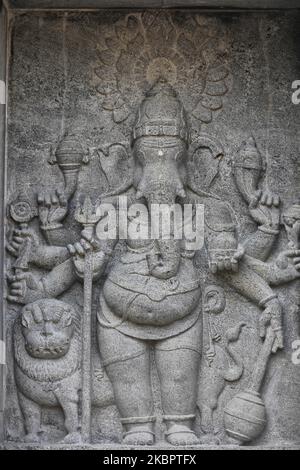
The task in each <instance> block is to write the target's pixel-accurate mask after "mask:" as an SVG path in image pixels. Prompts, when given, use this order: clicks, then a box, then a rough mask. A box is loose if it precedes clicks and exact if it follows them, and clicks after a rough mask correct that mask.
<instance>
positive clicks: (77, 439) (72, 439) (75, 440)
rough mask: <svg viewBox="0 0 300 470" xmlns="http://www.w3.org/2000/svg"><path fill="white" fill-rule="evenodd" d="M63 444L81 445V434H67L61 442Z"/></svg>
mask: <svg viewBox="0 0 300 470" xmlns="http://www.w3.org/2000/svg"><path fill="white" fill-rule="evenodd" d="M62 442H63V443H64V444H80V443H81V434H80V432H71V433H70V434H67V435H66V437H65V438H64V439H63V440H62Z"/></svg>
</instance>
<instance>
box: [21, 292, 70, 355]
mask: <svg viewBox="0 0 300 470" xmlns="http://www.w3.org/2000/svg"><path fill="white" fill-rule="evenodd" d="M73 319H74V310H73V308H72V307H71V306H70V305H68V304H66V303H65V302H61V301H58V300H54V299H51V300H50V299H46V300H38V301H36V302H34V303H32V304H29V305H26V307H24V309H23V311H22V318H21V324H22V333H23V336H24V339H25V347H26V350H27V352H28V354H29V355H30V356H32V357H34V358H37V359H59V358H61V357H63V356H65V355H66V354H67V353H68V351H69V348H70V343H71V339H72V336H73V334H74V329H75V327H74V322H73Z"/></svg>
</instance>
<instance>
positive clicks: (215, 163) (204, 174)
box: [188, 134, 224, 193]
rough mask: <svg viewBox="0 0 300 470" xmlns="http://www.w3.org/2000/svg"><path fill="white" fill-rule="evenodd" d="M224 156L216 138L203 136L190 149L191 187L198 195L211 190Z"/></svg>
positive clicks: (189, 170) (189, 171)
mask: <svg viewBox="0 0 300 470" xmlns="http://www.w3.org/2000/svg"><path fill="white" fill-rule="evenodd" d="M223 156H224V149H223V146H222V145H221V144H220V142H218V141H217V140H216V139H215V138H213V137H211V136H209V135H207V134H201V135H200V136H199V137H198V138H196V139H195V140H194V141H193V142H192V144H191V145H190V149H189V163H188V177H189V186H190V187H191V188H192V189H193V191H195V192H196V193H199V192H201V193H203V192H207V191H209V190H210V188H211V186H212V184H213V182H214V181H215V179H216V178H217V176H218V174H219V168H220V161H221V159H222V158H223Z"/></svg>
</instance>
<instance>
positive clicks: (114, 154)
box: [98, 143, 134, 196]
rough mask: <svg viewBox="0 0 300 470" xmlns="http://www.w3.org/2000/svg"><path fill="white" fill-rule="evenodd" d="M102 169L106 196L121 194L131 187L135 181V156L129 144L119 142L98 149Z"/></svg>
mask: <svg viewBox="0 0 300 470" xmlns="http://www.w3.org/2000/svg"><path fill="white" fill-rule="evenodd" d="M98 156H99V162H100V167H101V171H102V173H103V175H104V177H105V179H106V182H107V186H108V190H107V193H106V194H105V195H106V196H111V195H114V194H121V193H123V192H125V191H126V190H127V189H129V188H130V186H131V185H132V181H133V165H134V162H133V157H132V155H131V152H130V149H129V147H128V145H126V144H123V143H117V144H112V145H109V146H108V147H107V148H105V149H98Z"/></svg>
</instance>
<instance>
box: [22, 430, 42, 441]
mask: <svg viewBox="0 0 300 470" xmlns="http://www.w3.org/2000/svg"><path fill="white" fill-rule="evenodd" d="M40 440H41V438H40V436H39V435H38V433H33V432H30V433H29V434H26V436H25V439H24V441H25V442H27V443H28V444H36V443H38V442H40Z"/></svg>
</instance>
